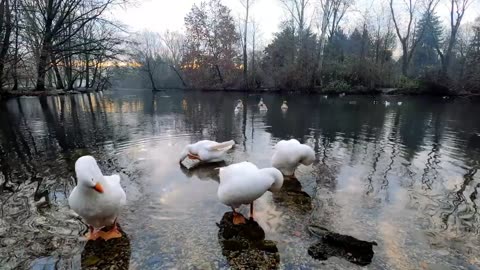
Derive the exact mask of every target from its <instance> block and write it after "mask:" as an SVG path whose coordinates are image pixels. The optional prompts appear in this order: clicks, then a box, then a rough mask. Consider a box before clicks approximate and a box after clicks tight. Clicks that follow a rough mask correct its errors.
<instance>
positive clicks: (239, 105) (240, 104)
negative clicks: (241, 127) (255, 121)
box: [235, 99, 243, 113]
mask: <svg viewBox="0 0 480 270" xmlns="http://www.w3.org/2000/svg"><path fill="white" fill-rule="evenodd" d="M242 110H243V101H242V100H241V99H239V100H237V105H236V106H235V113H238V112H240V111H242Z"/></svg>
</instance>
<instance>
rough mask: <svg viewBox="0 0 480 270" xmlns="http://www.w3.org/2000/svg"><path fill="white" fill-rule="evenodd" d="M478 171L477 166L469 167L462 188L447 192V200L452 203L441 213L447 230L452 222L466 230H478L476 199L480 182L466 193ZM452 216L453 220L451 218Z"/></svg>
mask: <svg viewBox="0 0 480 270" xmlns="http://www.w3.org/2000/svg"><path fill="white" fill-rule="evenodd" d="M477 171H478V169H477V168H471V169H469V170H468V171H467V173H465V175H464V176H463V182H462V183H461V185H460V188H459V189H458V190H457V191H456V192H454V193H451V194H447V200H448V201H451V203H448V207H447V208H445V209H443V211H442V212H441V214H440V217H441V219H442V222H443V225H444V229H445V230H446V229H448V228H449V223H450V222H452V223H453V224H456V225H457V226H459V227H460V228H462V229H464V230H467V231H474V232H477V231H478V226H479V225H478V219H479V217H478V215H477V214H478V213H477V204H476V202H475V199H476V198H477V193H478V191H477V188H478V187H479V183H477V184H476V185H474V186H473V187H470V188H472V189H473V191H471V193H470V194H465V193H466V190H467V187H469V186H470V184H472V183H473V182H474V176H475V174H476V173H477ZM465 195H467V196H465ZM467 197H468V198H467ZM469 199H470V201H469ZM470 204H471V205H470ZM472 208H473V209H472ZM454 214H455V216H454ZM452 218H453V220H451V219H452ZM457 219H458V220H457ZM457 222H458V223H457Z"/></svg>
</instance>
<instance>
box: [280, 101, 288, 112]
mask: <svg viewBox="0 0 480 270" xmlns="http://www.w3.org/2000/svg"><path fill="white" fill-rule="evenodd" d="M280 108H281V109H282V111H286V110H288V105H287V101H286V100H284V101H283V104H282V106H281V107H280Z"/></svg>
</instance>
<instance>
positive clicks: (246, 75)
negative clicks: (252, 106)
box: [243, 0, 250, 89]
mask: <svg viewBox="0 0 480 270" xmlns="http://www.w3.org/2000/svg"><path fill="white" fill-rule="evenodd" d="M249 4H250V3H249V0H247V2H246V4H245V12H246V15H245V25H244V27H245V31H244V34H243V81H244V84H245V88H246V89H248V69H247V65H248V56H247V34H248V12H249V9H250V7H249Z"/></svg>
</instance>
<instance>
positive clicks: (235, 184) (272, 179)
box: [217, 161, 283, 224]
mask: <svg viewBox="0 0 480 270" xmlns="http://www.w3.org/2000/svg"><path fill="white" fill-rule="evenodd" d="M282 185H283V175H282V173H281V172H280V171H279V170H278V169H275V168H265V169H259V168H257V166H255V164H253V163H250V162H246V161H244V162H241V163H236V164H232V165H230V166H227V167H223V168H220V185H219V186H218V191H217V196H218V199H219V200H220V202H222V203H223V204H225V205H228V206H230V207H231V208H232V209H233V224H242V223H245V218H244V217H243V216H242V215H241V214H239V213H237V212H236V210H235V208H238V207H240V206H241V205H242V204H250V218H251V219H252V218H253V202H254V201H255V200H256V199H258V198H260V197H261V196H262V195H263V194H264V193H265V192H267V191H271V192H277V191H280V189H281V188H282Z"/></svg>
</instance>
